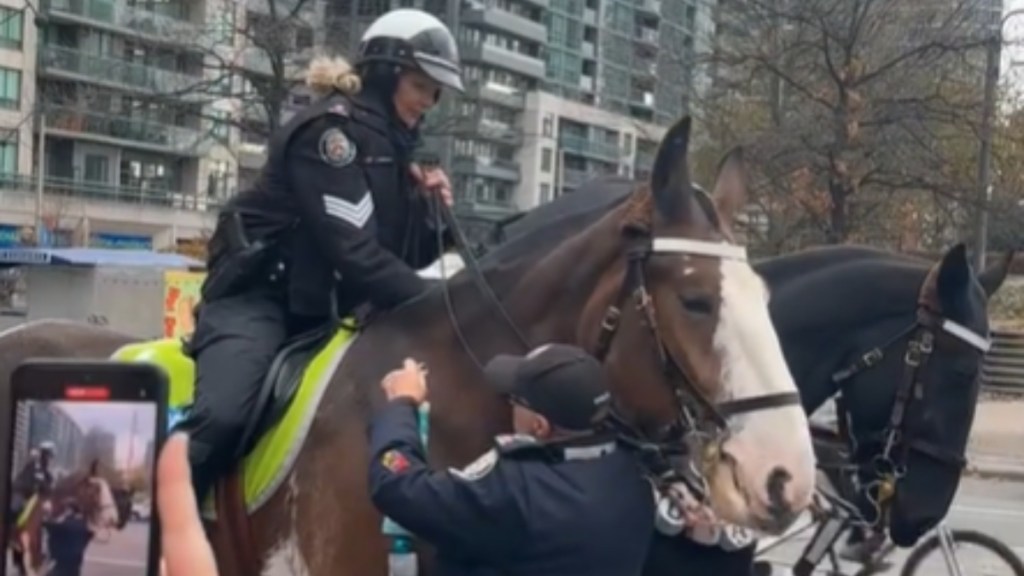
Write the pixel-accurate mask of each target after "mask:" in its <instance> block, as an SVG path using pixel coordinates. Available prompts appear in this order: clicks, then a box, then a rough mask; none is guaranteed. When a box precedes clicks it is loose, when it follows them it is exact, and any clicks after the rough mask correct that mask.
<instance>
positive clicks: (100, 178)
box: [84, 154, 110, 184]
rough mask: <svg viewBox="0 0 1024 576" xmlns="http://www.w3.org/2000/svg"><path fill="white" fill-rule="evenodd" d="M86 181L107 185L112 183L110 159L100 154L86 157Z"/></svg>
mask: <svg viewBox="0 0 1024 576" xmlns="http://www.w3.org/2000/svg"><path fill="white" fill-rule="evenodd" d="M84 179H85V181H86V182H97V183H100V184H106V183H108V182H110V159H109V158H107V157H106V156H100V155H98V154H86V155H85V178H84Z"/></svg>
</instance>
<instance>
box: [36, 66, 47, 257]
mask: <svg viewBox="0 0 1024 576" xmlns="http://www.w3.org/2000/svg"><path fill="white" fill-rule="evenodd" d="M36 100H37V102H36V105H35V108H36V122H38V123H39V142H38V144H37V150H36V245H37V246H41V245H42V241H43V226H44V222H43V207H44V199H43V190H44V187H45V184H46V110H44V109H43V104H42V102H39V101H38V100H39V86H36Z"/></svg>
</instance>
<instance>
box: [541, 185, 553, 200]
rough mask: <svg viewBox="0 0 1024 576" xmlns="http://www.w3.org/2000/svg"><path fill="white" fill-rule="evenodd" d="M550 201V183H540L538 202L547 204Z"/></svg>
mask: <svg viewBox="0 0 1024 576" xmlns="http://www.w3.org/2000/svg"><path fill="white" fill-rule="evenodd" d="M548 202H551V184H541V185H540V203H541V204H547V203H548Z"/></svg>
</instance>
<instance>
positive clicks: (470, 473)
mask: <svg viewBox="0 0 1024 576" xmlns="http://www.w3.org/2000/svg"><path fill="white" fill-rule="evenodd" d="M497 464H498V451H497V450H488V451H487V452H485V453H484V455H483V456H481V457H479V458H477V459H476V460H475V461H473V462H472V463H470V464H469V466H466V467H465V468H462V469H459V468H449V469H448V471H449V472H451V473H452V475H454V476H456V477H457V478H462V479H463V480H467V481H469V482H473V481H475V480H479V479H481V478H483V477H484V476H487V475H488V474H490V472H491V470H494V467H495V466H496V465H497Z"/></svg>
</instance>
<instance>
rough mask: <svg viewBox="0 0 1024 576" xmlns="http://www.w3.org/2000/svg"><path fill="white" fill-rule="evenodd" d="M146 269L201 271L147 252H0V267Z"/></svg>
mask: <svg viewBox="0 0 1024 576" xmlns="http://www.w3.org/2000/svg"><path fill="white" fill-rule="evenodd" d="M25 265H28V266H146V267H152V268H182V269H190V268H202V267H203V266H204V265H203V263H202V262H200V261H199V260H196V259H194V258H189V257H188V256H183V255H181V254H174V253H164V252H153V251H150V250H114V249H102V248H0V266H25Z"/></svg>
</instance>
